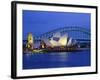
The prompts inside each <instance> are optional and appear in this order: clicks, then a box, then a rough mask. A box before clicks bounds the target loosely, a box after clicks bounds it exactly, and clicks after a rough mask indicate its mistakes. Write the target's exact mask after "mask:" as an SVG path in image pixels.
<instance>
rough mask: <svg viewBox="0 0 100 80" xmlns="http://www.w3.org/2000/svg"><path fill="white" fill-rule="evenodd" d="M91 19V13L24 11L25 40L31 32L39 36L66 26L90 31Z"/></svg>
mask: <svg viewBox="0 0 100 80" xmlns="http://www.w3.org/2000/svg"><path fill="white" fill-rule="evenodd" d="M90 18H91V15H90V14H89V13H73V12H51V11H33V10H23V38H24V39H26V37H27V34H28V33H29V32H32V34H33V35H36V36H38V35H40V34H43V33H45V32H48V31H51V30H53V29H57V28H61V27H65V26H78V27H83V28H87V29H90V26H91V25H90V20H91V19H90Z"/></svg>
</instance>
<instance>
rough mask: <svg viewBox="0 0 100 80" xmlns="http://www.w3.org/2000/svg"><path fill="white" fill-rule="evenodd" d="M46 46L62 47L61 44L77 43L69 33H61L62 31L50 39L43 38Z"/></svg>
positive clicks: (70, 44)
mask: <svg viewBox="0 0 100 80" xmlns="http://www.w3.org/2000/svg"><path fill="white" fill-rule="evenodd" d="M43 41H44V43H45V44H46V46H51V47H58V46H59V47H60V46H67V47H69V46H73V45H75V44H76V43H77V41H76V40H74V39H72V38H70V37H68V35H67V34H64V35H61V34H60V33H55V34H54V35H53V36H52V37H51V38H49V39H43Z"/></svg>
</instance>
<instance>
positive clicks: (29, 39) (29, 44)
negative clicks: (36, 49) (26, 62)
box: [26, 33, 34, 49]
mask: <svg viewBox="0 0 100 80" xmlns="http://www.w3.org/2000/svg"><path fill="white" fill-rule="evenodd" d="M33 45H34V40H33V35H32V33H29V34H28V36H27V44H26V47H27V48H28V49H33Z"/></svg>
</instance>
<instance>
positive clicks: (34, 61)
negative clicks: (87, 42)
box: [23, 49, 91, 69]
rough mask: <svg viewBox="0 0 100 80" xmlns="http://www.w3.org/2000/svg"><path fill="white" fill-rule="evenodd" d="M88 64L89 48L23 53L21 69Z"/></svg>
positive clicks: (89, 60)
mask: <svg viewBox="0 0 100 80" xmlns="http://www.w3.org/2000/svg"><path fill="white" fill-rule="evenodd" d="M90 65H91V53H90V49H88V50H83V51H78V52H51V53H32V54H31V53H23V69H40V68H59V67H82V66H90Z"/></svg>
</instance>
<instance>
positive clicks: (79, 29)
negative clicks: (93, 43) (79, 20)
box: [35, 27, 91, 40]
mask: <svg viewBox="0 0 100 80" xmlns="http://www.w3.org/2000/svg"><path fill="white" fill-rule="evenodd" d="M71 31H75V32H82V33H83V34H85V35H87V36H88V37H90V34H91V33H90V30H89V29H86V28H82V27H63V28H58V29H54V30H52V31H49V32H46V33H44V34H41V35H40V36H36V37H35V39H37V40H38V39H41V38H50V37H52V35H53V34H55V33H57V32H60V33H61V34H64V33H68V32H71Z"/></svg>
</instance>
